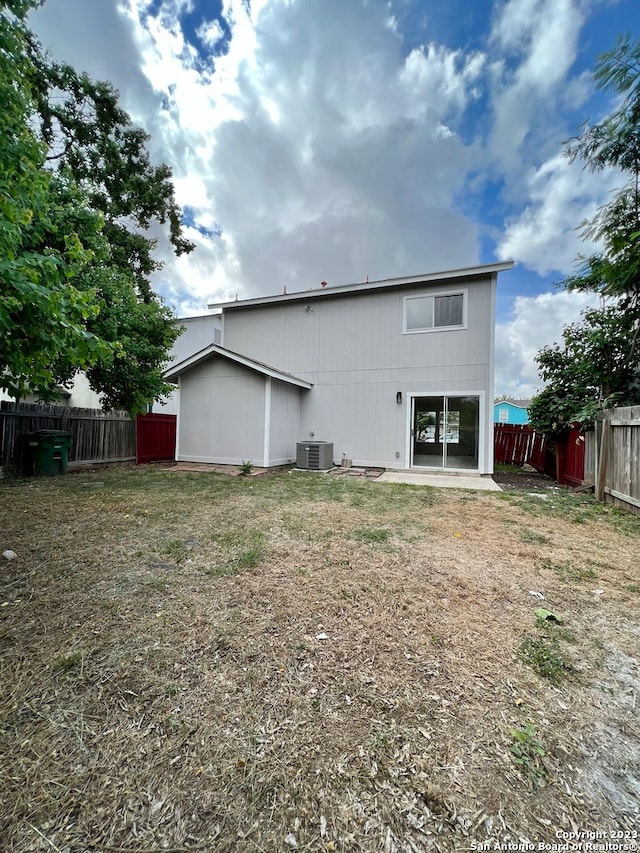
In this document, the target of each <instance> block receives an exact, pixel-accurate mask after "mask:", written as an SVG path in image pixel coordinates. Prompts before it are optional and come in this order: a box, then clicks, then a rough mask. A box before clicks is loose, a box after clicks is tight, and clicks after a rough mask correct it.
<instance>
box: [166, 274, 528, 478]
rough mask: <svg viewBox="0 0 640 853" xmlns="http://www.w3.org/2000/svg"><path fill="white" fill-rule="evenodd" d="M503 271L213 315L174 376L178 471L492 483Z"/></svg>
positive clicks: (408, 281) (368, 286) (387, 284)
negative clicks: (188, 467) (323, 468)
mask: <svg viewBox="0 0 640 853" xmlns="http://www.w3.org/2000/svg"><path fill="white" fill-rule="evenodd" d="M512 266H513V264H512V263H511V262H505V263H498V264H490V265H485V266H478V267H472V268H468V269H461V270H450V271H445V272H438V273H431V274H428V275H418V276H411V277H409V278H395V279H386V280H384V281H372V282H364V283H361V284H349V285H343V286H338V287H319V288H318V289H313V290H308V291H303V292H299V293H290V294H287V293H284V294H281V295H278V296H268V297H258V298H255V299H246V300H241V301H235V302H229V303H225V304H223V305H219V306H215V305H211V306H209V307H210V308H218V309H220V310H221V311H222V331H221V334H220V338H219V342H216V343H212V344H210V345H208V346H206V347H205V348H203V349H202V350H200V351H198V352H196V353H195V354H193V355H191V356H189V357H188V358H185V359H184V360H182V361H181V362H179V363H177V364H175V365H174V366H172V367H171V368H170V369H169V370H168V371H167V373H166V376H167V379H169V380H170V381H173V382H176V383H177V384H178V386H179V408H178V437H177V447H176V459H177V460H178V461H191V462H211V463H218V464H220V463H222V464H239V463H241V462H242V461H251V462H252V463H253V464H254V465H256V466H261V467H262V466H264V467H269V466H275V465H282V464H284V463H287V462H291V461H294V460H295V459H296V445H297V443H298V442H301V441H302V442H309V441H313V440H316V441H327V442H332V443H333V448H334V460H333V461H334V462H335V463H336V464H340V461H341V460H342V459H349V460H352V463H353V464H354V465H362V466H376V467H383V468H396V469H416V470H425V469H428V470H432V471H434V470H446V471H465V472H467V473H469V472H472V471H473V472H476V473H479V474H490V473H491V472H492V471H493V372H494V327H495V296H496V284H497V279H498V274H499V273H500V272H503V271H505V270H508V269H510V268H511V267H512Z"/></svg>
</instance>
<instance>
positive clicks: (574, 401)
mask: <svg viewBox="0 0 640 853" xmlns="http://www.w3.org/2000/svg"><path fill="white" fill-rule="evenodd" d="M634 322H635V321H634V318H633V315H632V314H630V313H628V312H625V311H620V309H619V307H618V305H614V306H608V307H605V308H601V309H590V310H588V311H585V312H583V321H582V322H581V323H573V324H571V325H569V326H565V328H564V331H563V333H562V337H563V340H564V345H563V346H562V347H560V346H558V345H557V344H556V345H554V346H553V347H544V348H543V349H542V350H540V352H539V353H538V355H537V357H536V361H537V363H538V372H539V374H540V377H541V378H542V379H543V381H544V382H546V383H548V384H547V387H546V388H544V389H543V390H542V391H541V392H540V393H539V394H538V395H536V396H535V397H534V398H533V400H532V401H531V404H530V406H529V409H528V411H529V422H530V423H531V424H532V426H533V427H534V428H535V429H537V430H538V431H539V432H542V433H544V434H545V435H548V436H550V437H554V436H558V435H561V434H562V433H563V432H565V431H566V430H568V429H569V427H570V425H571V424H572V423H573V422H575V421H578V422H581V423H584V422H589V421H592V420H593V419H594V417H595V416H596V414H597V412H598V411H599V410H601V409H606V408H609V407H611V406H618V405H632V404H633V403H634V402H635V401H636V399H638V395H639V394H640V373H639V372H638V367H637V365H635V364H634V363H632V362H629V359H628V358H627V349H628V344H629V340H630V338H631V337H632V334H633V329H634Z"/></svg>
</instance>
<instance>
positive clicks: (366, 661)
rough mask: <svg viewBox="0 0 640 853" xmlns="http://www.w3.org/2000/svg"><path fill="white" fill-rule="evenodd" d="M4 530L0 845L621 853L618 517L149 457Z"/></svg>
mask: <svg viewBox="0 0 640 853" xmlns="http://www.w3.org/2000/svg"><path fill="white" fill-rule="evenodd" d="M0 530H1V531H2V533H1V539H0V549H1V550H2V551H4V550H5V549H11V550H12V551H14V552H15V554H16V555H17V556H16V557H15V558H14V559H10V560H9V559H6V558H2V560H1V563H0V570H1V572H2V574H1V593H0V604H1V605H2V607H1V608H0V616H1V618H2V623H1V625H0V651H1V653H2V654H1V658H0V664H1V672H2V684H3V691H2V695H1V696H0V726H1V731H2V739H1V743H2V761H1V763H0V787H1V790H2V791H3V807H2V814H1V816H0V838H1V839H2V842H1V843H2V849H3V850H8V851H9V850H10V851H19V853H23V852H24V853H27V851H34V852H35V851H37V852H38V853H40V851H51V850H54V851H61V853H85V851H101V850H110V851H121V853H123V852H124V853H127V851H132V852H133V851H138V853H142V851H153V853H155V852H156V851H158V853H160V851H162V850H164V851H167V850H173V851H190V850H198V851H236V850H239V851H245V850H246V851H286V850H296V849H298V850H314V851H315V850H317V851H377V850H384V851H423V850H424V851H431V850H439V851H453V850H473V849H480V845H482V844H488V845H490V846H488V847H487V848H486V849H495V848H494V847H493V845H494V844H495V843H497V842H499V843H501V844H507V843H513V844H520V845H525V844H529V843H530V844H535V845H536V849H537V845H538V844H541V843H543V842H547V843H558V839H559V838H560V839H562V838H564V839H566V838H568V837H569V836H567V835H564V836H563V835H562V833H576V832H582V833H595V832H599V833H604V834H605V835H603V836H602V838H604V840H607V841H614V840H615V842H616V843H628V844H630V845H634V844H635V845H637V844H638V843H639V840H638V836H637V834H634V833H637V831H638V824H639V820H640V817H639V812H638V802H639V801H640V783H639V781H638V780H639V779H640V722H639V713H640V710H639V704H640V703H639V702H638V694H639V692H640V674H639V671H638V650H639V647H640V622H639V620H638V603H639V601H640V568H639V566H638V562H639V561H638V545H639V543H640V523H639V522H638V520H637V519H636V518H634V517H631V516H625V515H624V514H623V513H621V512H619V511H617V510H612V509H609V508H603V507H600V506H599V505H597V504H595V503H594V502H593V500H592V498H590V497H586V496H579V495H573V494H571V493H568V492H565V491H557V490H551V491H549V492H548V493H545V494H543V496H542V497H540V496H535V495H532V494H529V493H528V492H527V491H517V492H516V491H510V492H506V493H493V492H489V493H487V492H482V493H480V492H478V493H474V492H462V491H456V490H435V489H429V488H424V487H423V488H415V487H411V486H403V485H391V484H383V483H378V482H369V481H367V480H362V479H359V478H345V477H325V476H322V475H320V476H315V475H313V476H312V475H304V474H303V475H296V474H279V475H276V476H273V477H272V476H267V477H260V478H256V479H253V480H250V479H244V478H229V477H224V476H221V475H216V474H180V473H173V472H170V471H167V470H162V469H159V468H154V469H146V470H145V469H137V470H133V471H101V472H86V473H83V474H73V475H68V476H67V477H64V478H59V479H52V480H39V481H25V482H18V483H13V484H11V483H5V484H2V485H1V486H0ZM540 607H544V608H546V610H547V611H549V612H550V613H551V614H552V616H555V617H557V619H559V620H560V621H559V622H556V621H554V620H553V618H552V616H549V617H547V618H545V616H544V614H542V615H541V616H539V617H538V618H536V613H535V611H536V608H540ZM559 833H560V835H559ZM613 833H620V836H619V837H617V838H614V836H613ZM610 834H611V835H610ZM583 837H586V836H583ZM512 849H513V848H512ZM523 849H526V848H523ZM575 849H586V848H584V847H582V848H580V847H579V848H575ZM619 849H621V848H619ZM629 849H633V847H631V848H629Z"/></svg>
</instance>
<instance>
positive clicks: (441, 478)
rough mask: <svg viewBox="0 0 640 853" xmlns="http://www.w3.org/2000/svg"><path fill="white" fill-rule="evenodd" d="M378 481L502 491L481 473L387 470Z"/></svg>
mask: <svg viewBox="0 0 640 853" xmlns="http://www.w3.org/2000/svg"><path fill="white" fill-rule="evenodd" d="M375 482H377V483H407V484H409V485H411V486H433V487H435V488H436V489H474V490H476V491H485V492H501V491H502V489H501V488H500V486H499V485H498V484H497V483H496V482H495V481H494V480H492V479H491V477H481V476H480V475H479V474H476V475H472V474H422V473H418V472H417V471H385V473H384V474H383V475H382V476H381V477H378V479H377V480H376V481H375Z"/></svg>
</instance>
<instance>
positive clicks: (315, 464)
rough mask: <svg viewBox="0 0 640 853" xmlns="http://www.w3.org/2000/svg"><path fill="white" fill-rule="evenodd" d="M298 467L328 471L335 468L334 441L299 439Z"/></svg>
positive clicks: (297, 448)
mask: <svg viewBox="0 0 640 853" xmlns="http://www.w3.org/2000/svg"><path fill="white" fill-rule="evenodd" d="M296 468H304V469H305V470H308V471H328V470H329V468H333V442H332V441H299V442H298V443H297V444H296Z"/></svg>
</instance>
